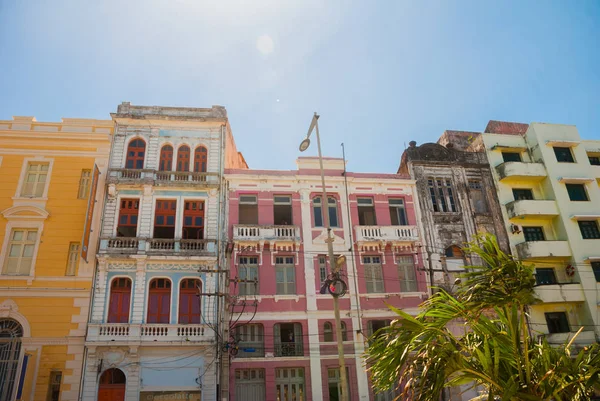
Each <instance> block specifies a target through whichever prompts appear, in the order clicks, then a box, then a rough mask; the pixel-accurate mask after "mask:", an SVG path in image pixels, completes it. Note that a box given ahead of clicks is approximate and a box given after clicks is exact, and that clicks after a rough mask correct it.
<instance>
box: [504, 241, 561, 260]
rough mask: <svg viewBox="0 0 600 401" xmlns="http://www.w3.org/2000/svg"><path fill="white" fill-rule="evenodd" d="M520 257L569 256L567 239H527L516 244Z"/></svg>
mask: <svg viewBox="0 0 600 401" xmlns="http://www.w3.org/2000/svg"><path fill="white" fill-rule="evenodd" d="M516 248H517V254H518V256H519V258H520V259H536V258H560V259H565V258H569V257H571V249H570V248H569V243H568V242H567V241H527V242H522V243H520V244H517V245H516Z"/></svg>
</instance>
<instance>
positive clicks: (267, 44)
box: [256, 35, 273, 55]
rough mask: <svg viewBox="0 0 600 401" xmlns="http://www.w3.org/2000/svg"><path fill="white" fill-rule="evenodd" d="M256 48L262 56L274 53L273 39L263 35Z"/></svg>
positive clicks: (259, 38)
mask: <svg viewBox="0 0 600 401" xmlns="http://www.w3.org/2000/svg"><path fill="white" fill-rule="evenodd" d="M256 48H257V49H258V51H259V52H261V53H262V54H265V55H267V54H270V53H273V39H271V37H270V36H269V35H261V36H259V37H258V40H257V41H256Z"/></svg>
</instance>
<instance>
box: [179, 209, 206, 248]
mask: <svg viewBox="0 0 600 401" xmlns="http://www.w3.org/2000/svg"><path fill="white" fill-rule="evenodd" d="M183 237H184V238H185V239H202V238H203V237H204V202H203V201H186V202H185V204H184V208H183Z"/></svg>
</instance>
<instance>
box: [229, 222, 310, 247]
mask: <svg viewBox="0 0 600 401" xmlns="http://www.w3.org/2000/svg"><path fill="white" fill-rule="evenodd" d="M233 241H234V242H236V243H243V242H250V243H260V244H264V243H265V242H266V243H268V244H269V245H273V244H275V243H290V244H297V245H299V244H300V227H298V226H263V225H258V224H236V225H234V226H233Z"/></svg>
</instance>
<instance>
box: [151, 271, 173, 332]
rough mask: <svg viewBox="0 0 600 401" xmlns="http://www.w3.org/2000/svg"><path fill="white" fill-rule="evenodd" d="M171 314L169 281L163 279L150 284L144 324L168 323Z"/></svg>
mask: <svg viewBox="0 0 600 401" xmlns="http://www.w3.org/2000/svg"><path fill="white" fill-rule="evenodd" d="M170 314H171V281H169V280H167V279H165V278H159V279H154V280H152V281H151V282H150V291H149V292H148V318H147V319H146V320H147V321H146V323H169V316H170Z"/></svg>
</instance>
